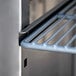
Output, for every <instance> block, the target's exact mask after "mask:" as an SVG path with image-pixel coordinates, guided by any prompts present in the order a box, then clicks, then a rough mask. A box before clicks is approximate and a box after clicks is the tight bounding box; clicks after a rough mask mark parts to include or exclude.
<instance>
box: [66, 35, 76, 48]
mask: <svg viewBox="0 0 76 76" xmlns="http://www.w3.org/2000/svg"><path fill="white" fill-rule="evenodd" d="M75 39H76V35H75V36H73V37H72V39H71V40H70V41H68V43H67V44H66V45H65V47H68V46H69V45H70V44H71V43H72V42H73V41H74V40H75Z"/></svg>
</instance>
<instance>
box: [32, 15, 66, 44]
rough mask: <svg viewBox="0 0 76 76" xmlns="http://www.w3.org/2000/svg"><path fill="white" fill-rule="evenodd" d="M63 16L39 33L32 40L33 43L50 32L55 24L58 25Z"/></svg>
mask: <svg viewBox="0 0 76 76" xmlns="http://www.w3.org/2000/svg"><path fill="white" fill-rule="evenodd" d="M64 18H65V16H64V17H63V18H62V19H59V20H58V21H57V22H55V23H54V24H52V25H51V26H50V27H49V28H48V29H47V30H45V31H44V32H43V33H41V34H40V35H39V36H38V37H37V38H36V39H35V40H34V41H33V43H35V42H37V41H38V40H39V39H41V38H42V37H43V36H45V35H46V34H47V33H48V32H50V31H51V30H52V29H53V28H55V27H56V26H58V24H59V23H60V22H61V21H62V20H64Z"/></svg>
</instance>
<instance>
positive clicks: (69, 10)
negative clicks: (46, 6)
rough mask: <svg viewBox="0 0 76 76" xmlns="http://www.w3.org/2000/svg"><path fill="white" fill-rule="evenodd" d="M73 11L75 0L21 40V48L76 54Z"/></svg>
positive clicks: (75, 13)
mask: <svg viewBox="0 0 76 76" xmlns="http://www.w3.org/2000/svg"><path fill="white" fill-rule="evenodd" d="M75 10H76V0H74V1H72V2H71V3H70V4H69V5H67V6H66V8H64V9H63V10H61V11H60V12H59V13H57V14H56V15H55V16H53V17H52V18H49V19H48V20H47V21H46V22H45V23H43V24H41V26H40V27H38V29H36V30H35V31H34V32H32V33H31V34H29V35H28V36H26V37H25V38H24V40H22V42H21V46H22V47H24V48H31V49H38V50H42V51H44V50H47V51H54V52H64V53H72V54H76V12H75ZM27 28H28V27H27ZM27 28H26V29H27ZM30 28H31V27H30ZM26 31H27V30H26ZM26 31H25V33H26ZM28 33H29V32H28Z"/></svg>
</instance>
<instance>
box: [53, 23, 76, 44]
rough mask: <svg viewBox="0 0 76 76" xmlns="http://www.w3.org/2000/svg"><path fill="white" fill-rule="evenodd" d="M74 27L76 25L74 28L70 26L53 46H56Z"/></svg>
mask: <svg viewBox="0 0 76 76" xmlns="http://www.w3.org/2000/svg"><path fill="white" fill-rule="evenodd" d="M75 27H76V24H75V25H74V26H72V27H71V28H70V29H69V30H68V31H67V32H66V33H65V34H64V35H63V36H62V37H61V38H60V39H59V40H58V41H57V42H56V43H55V44H54V45H58V44H59V43H60V42H61V41H62V39H63V38H64V37H65V36H67V35H68V34H69V33H70V32H71V31H72V30H73V29H74V28H75Z"/></svg>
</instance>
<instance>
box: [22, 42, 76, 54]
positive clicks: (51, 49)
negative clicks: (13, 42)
mask: <svg viewBox="0 0 76 76" xmlns="http://www.w3.org/2000/svg"><path fill="white" fill-rule="evenodd" d="M21 46H22V47H23V48H30V49H36V50H38V51H39V50H40V51H46V50H47V51H49V52H62V53H71V54H76V48H70V47H67V48H65V47H61V46H55V47H54V46H49V45H48V46H47V45H46V46H45V45H38V44H32V43H25V42H24V41H22V42H21Z"/></svg>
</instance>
